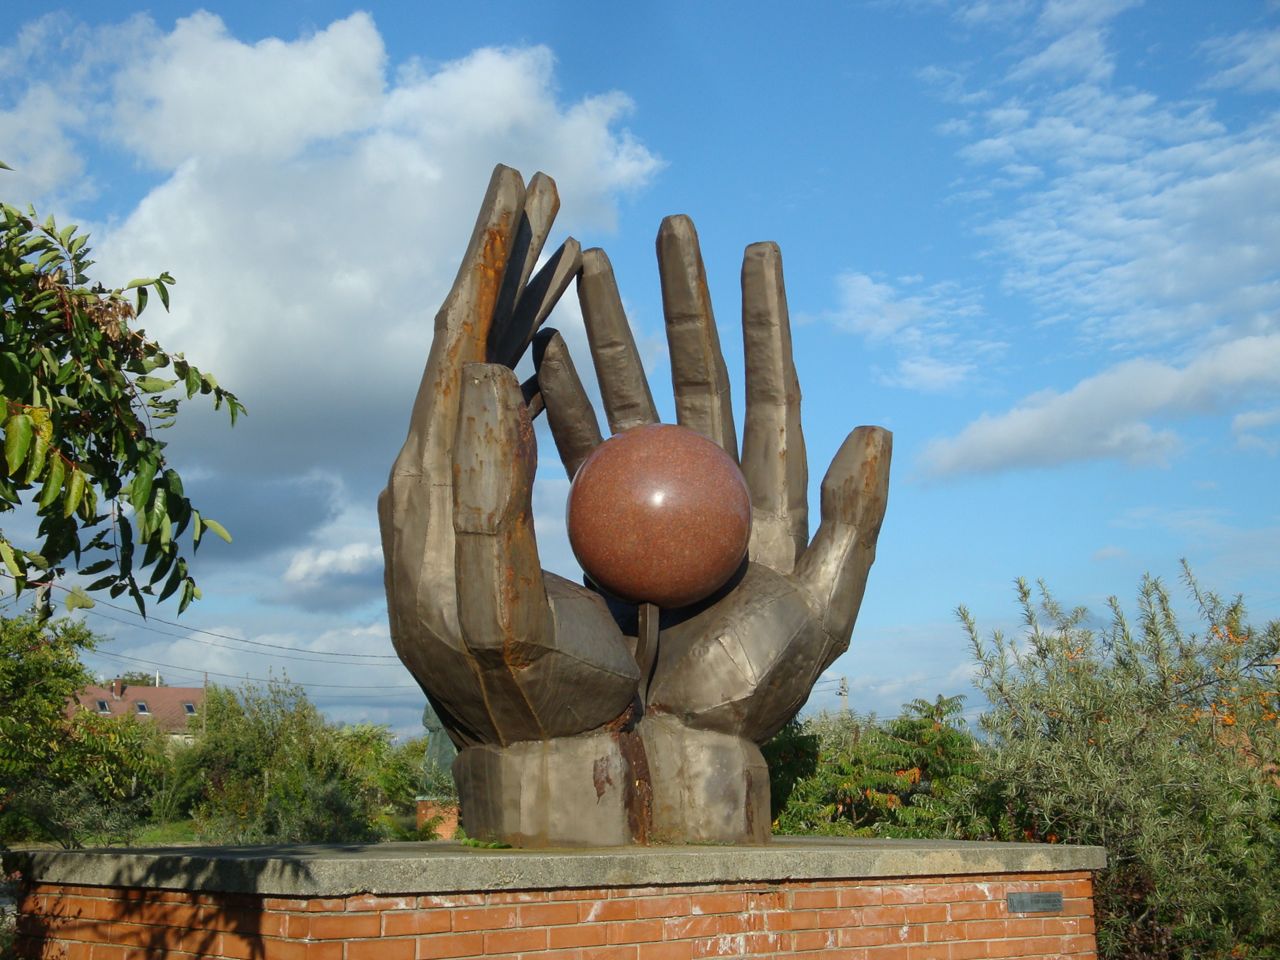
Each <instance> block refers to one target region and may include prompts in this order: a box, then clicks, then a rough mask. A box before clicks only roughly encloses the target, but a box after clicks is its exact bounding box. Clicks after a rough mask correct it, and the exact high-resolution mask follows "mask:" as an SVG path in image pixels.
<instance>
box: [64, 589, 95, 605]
mask: <svg viewBox="0 0 1280 960" xmlns="http://www.w3.org/2000/svg"><path fill="white" fill-rule="evenodd" d="M94 606H96V604H95V603H94V600H93V598H92V597H91V596H89V594H87V593H85V592H84V587H79V586H77V587H72V588H71V592H70V593H68V594H67V610H68V611H71V610H88V609H90V608H91V607H94Z"/></svg>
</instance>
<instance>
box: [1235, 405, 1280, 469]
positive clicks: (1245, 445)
mask: <svg viewBox="0 0 1280 960" xmlns="http://www.w3.org/2000/svg"><path fill="white" fill-rule="evenodd" d="M1277 423H1280V407H1277V408H1273V409H1270V410H1248V411H1245V412H1244V413H1237V414H1236V415H1235V416H1234V417H1232V418H1231V433H1232V434H1233V435H1234V436H1235V438H1236V445H1237V446H1239V447H1240V448H1241V449H1244V450H1261V451H1262V452H1263V453H1266V454H1268V455H1270V456H1273V457H1274V456H1276V455H1277V454H1280V438H1277V437H1267V436H1264V435H1263V434H1262V431H1264V430H1266V429H1267V428H1268V427H1271V426H1273V425H1275V424H1277Z"/></svg>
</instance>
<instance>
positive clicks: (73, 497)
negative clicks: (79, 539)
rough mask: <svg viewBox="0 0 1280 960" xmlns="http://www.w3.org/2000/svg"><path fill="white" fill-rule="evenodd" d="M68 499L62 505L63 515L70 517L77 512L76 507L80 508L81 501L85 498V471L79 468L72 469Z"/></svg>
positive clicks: (68, 480) (68, 485)
mask: <svg viewBox="0 0 1280 960" xmlns="http://www.w3.org/2000/svg"><path fill="white" fill-rule="evenodd" d="M66 488H67V497H66V500H65V501H63V504H62V515H63V516H64V517H69V516H71V514H73V513H75V512H76V507H78V506H80V500H81V498H82V497H83V496H84V471H83V470H81V469H80V468H79V467H76V466H73V467H72V468H71V476H69V477H67V481H66Z"/></svg>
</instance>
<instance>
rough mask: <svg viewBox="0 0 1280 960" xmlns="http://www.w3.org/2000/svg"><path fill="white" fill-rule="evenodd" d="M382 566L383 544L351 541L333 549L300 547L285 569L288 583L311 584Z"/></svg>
mask: <svg viewBox="0 0 1280 960" xmlns="http://www.w3.org/2000/svg"><path fill="white" fill-rule="evenodd" d="M381 568H382V548H381V547H379V546H378V545H377V544H375V543H348V544H346V545H345V546H342V547H338V548H337V549H331V550H316V549H312V548H308V549H305V550H299V551H297V552H296V553H295V554H294V555H293V559H292V560H290V561H289V566H288V567H287V568H286V569H285V572H284V580H285V582H286V583H290V584H297V585H303V586H306V585H311V584H314V583H316V582H317V581H320V580H327V579H330V578H332V577H342V576H351V575H353V574H361V573H368V572H369V571H370V570H380V569H381Z"/></svg>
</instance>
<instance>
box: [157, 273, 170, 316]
mask: <svg viewBox="0 0 1280 960" xmlns="http://www.w3.org/2000/svg"><path fill="white" fill-rule="evenodd" d="M156 293H158V294H160V302H161V303H163V304H164V308H165V310H168V309H169V288H168V287H166V286H165V285H164V283H163V282H162V281H160V280H157V281H156Z"/></svg>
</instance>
